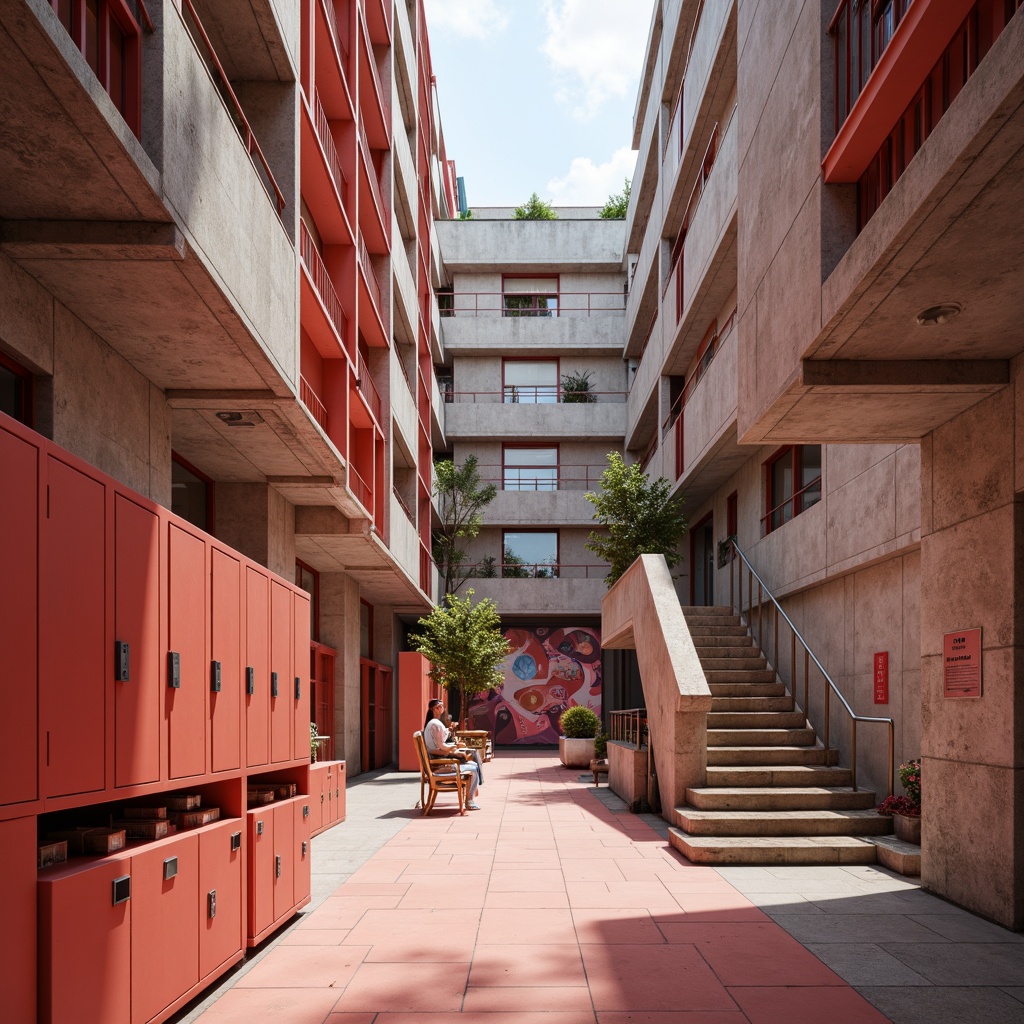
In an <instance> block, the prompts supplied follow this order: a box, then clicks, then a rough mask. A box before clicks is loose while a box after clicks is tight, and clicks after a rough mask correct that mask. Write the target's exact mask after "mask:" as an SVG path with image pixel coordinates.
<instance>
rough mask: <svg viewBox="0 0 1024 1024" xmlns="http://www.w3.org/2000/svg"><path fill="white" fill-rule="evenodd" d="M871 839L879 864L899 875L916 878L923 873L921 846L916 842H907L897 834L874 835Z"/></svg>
mask: <svg viewBox="0 0 1024 1024" xmlns="http://www.w3.org/2000/svg"><path fill="white" fill-rule="evenodd" d="M871 841H872V842H873V843H874V844H875V847H876V849H875V853H876V854H877V856H878V862H879V864H882V865H883V866H885V867H887V868H888V869H889V870H890V871H895V872H896V873H897V874H899V875H910V876H911V877H915V878H916V877H917V876H918V875H920V874H921V847H920V846H918V845H917V844H916V843H906V842H904V841H903V840H902V839H897V838H896V837H895V836H873V837H872V839H871Z"/></svg>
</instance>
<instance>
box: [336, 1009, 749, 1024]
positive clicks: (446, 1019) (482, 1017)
mask: <svg viewBox="0 0 1024 1024" xmlns="http://www.w3.org/2000/svg"><path fill="white" fill-rule="evenodd" d="M332 1021H333V1018H328V1021H327V1024H332ZM468 1021H469V1024H595V1017H594V1011H593V1010H591V1009H586V1010H559V1011H545V1012H543V1013H527V1012H524V1011H522V1010H516V1011H512V1012H501V1013H474V1014H473V1016H472V1017H471V1018H468ZM374 1024H467V1018H466V1017H465V1016H463V1015H462V1014H461V1013H415V1014H413V1013H380V1014H378V1015H377V1017H376V1019H375V1021H374ZM695 1024H697V1022H695ZM728 1024H731V1022H728Z"/></svg>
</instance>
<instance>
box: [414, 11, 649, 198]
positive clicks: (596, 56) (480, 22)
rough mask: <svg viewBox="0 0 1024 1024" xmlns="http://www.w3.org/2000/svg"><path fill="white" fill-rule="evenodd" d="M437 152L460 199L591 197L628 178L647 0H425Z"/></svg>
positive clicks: (607, 193)
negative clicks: (456, 180)
mask: <svg viewBox="0 0 1024 1024" xmlns="http://www.w3.org/2000/svg"><path fill="white" fill-rule="evenodd" d="M425 6H426V12H427V34H428V36H429V38H430V51H431V56H432V58H433V64H434V75H435V77H436V79H437V96H438V105H439V108H440V111H441V127H442V130H443V132H444V138H445V145H446V147H447V151H448V157H449V159H451V160H454V161H455V170H456V173H457V174H458V175H459V176H460V177H462V178H464V179H465V185H466V198H467V201H468V203H469V207H470V208H471V209H472V207H473V206H474V205H476V206H518V205H520V204H522V203H523V202H525V201H526V200H527V199H528V198H529V197H530V194H531V193H533V192H536V193H538V195H539V196H540V197H541V199H544V200H546V201H547V202H551V203H554V204H555V205H556V206H601V205H603V204H604V203H605V201H606V200H607V199H608V197H609V196H610V195H612V194H614V193H618V192H621V191H622V186H623V181H624V179H625V178H632V175H633V167H634V164H635V162H636V154H635V153H634V152H633V151H632V149H631V145H632V138H633V112H634V110H635V108H636V96H637V87H638V85H639V81H640V73H641V70H642V64H643V59H644V51H645V48H646V46H647V35H648V32H649V30H650V24H651V13H652V11H653V8H654V0H425Z"/></svg>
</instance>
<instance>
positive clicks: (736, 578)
mask: <svg viewBox="0 0 1024 1024" xmlns="http://www.w3.org/2000/svg"><path fill="white" fill-rule="evenodd" d="M729 550H730V551H731V553H732V558H731V559H730V561H729V604H730V606H731V608H732V610H733V611H735V612H736V613H737V614H739V615H740V616H741V617H742V616H743V615H744V604H743V569H744V567H746V570H747V604H746V613H745V614H746V620H747V627H748V628H749V629H750V631H751V633H753V634H754V637H755V639H756V640H757V644H758V647H760V648H761V650H762V651H763V650H764V633H763V625H764V608H765V598H767V599H768V601H769V602H770V604H769V606H768V607H769V609H770V610H769V614H770V615H771V617H772V624H773V631H774V636H773V644H772V663H773V667H774V669H775V671H776V672H777V671H778V668H779V620H780V619H781V620H782V621H784V622H785V624H786V625H787V626H788V627H789V630H790V638H789V642H790V659H789V663H790V671H791V672H792V679H791V692H792V693H793V696H794V697H795V696H796V684H797V645H798V644H799V645H800V647H801V648H802V649H803V663H804V702H803V712H804V715H805V716H807V718H808V721H809V720H810V714H809V713H810V705H809V703H808V696H809V691H810V674H811V673H810V667H811V666H810V663H811V662H812V661H813V662H814V664H815V666H816V667H817V669H818V671H819V672H820V673H821V675H822V679H823V680H824V684H825V685H824V691H825V694H824V703H825V728H824V732H823V735H822V742H823V744H824V747H825V756H826V759H827V757H828V753H829V751H830V750H831V743H830V736H829V727H830V722H831V717H832V716H831V711H832V707H831V696H832V694H835V696H836V698H837V699H838V700H839V703H840V704H841V705H842V707H843V709H844V710H845V711H846V714H847V716H848V717H849V719H850V749H851V754H850V779H851V781H852V783H853V790H854V791H855V792H856V790H857V724H858V723H859V722H869V723H873V724H878V725H885V726H887V727H888V733H889V759H888V791H887V793H886V795H887V796H892V790H893V775H894V764H895V762H894V760H893V752H894V746H895V742H894V738H895V728H894V726H893V720H892V719H891V718H873V717H870V716H867V715H858V714H857V713H856V712H855V711H854V710H853V708H852V707H850V704H849V702H848V701H847V699H846V698H845V697H844V696H843V694H842V691H841V690H840V689H839V687H838V686H836V683H835V680H834V679H833V678H832V677H831V676H830V675H829V674H828V672H827V671H826V669H825V666H824V665H822V663H821V662H820V661H819V660H818V657H817V655H815V653H814V651H812V650H811V648H810V646H809V645H808V643H807V641H806V640H805V639H804V638H803V636H801V634H800V630H798V629H797V628H796V626H795V625H794V624H793V620H792V619H791V618H790V617H789V616H788V615H787V614H786V612H785V609H784V608H783V607H782V605H781V604H779V602H778V600H776V598H775V595H774V594H773V593H772V592H771V591H770V590H769V589H768V587H767V586H765V583H764V580H762V579H761V577H760V576H759V575H758V574H757V570H756V569H755V568H754V567H753V566H752V565H751V564H750V559H748V558H747V556H746V555H745V554H744V553H743V551H742V550H741V549H740V547H739V545H738V544H737V543H736V541H735V539H733V538H730V539H729ZM734 565H735V567H736V569H735V571H733V566H734ZM755 580H756V581H757V608H756V612H757V630H756V632H755V630H754V612H755V608H754V581H755ZM734 583H735V586H734ZM737 591H738V592H737ZM772 609H773V610H774V611H772Z"/></svg>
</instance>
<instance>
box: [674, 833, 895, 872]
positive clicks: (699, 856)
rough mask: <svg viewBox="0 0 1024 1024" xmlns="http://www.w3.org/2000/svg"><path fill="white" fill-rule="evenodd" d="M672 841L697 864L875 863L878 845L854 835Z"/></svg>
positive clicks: (678, 836) (685, 837)
mask: <svg viewBox="0 0 1024 1024" xmlns="http://www.w3.org/2000/svg"><path fill="white" fill-rule="evenodd" d="M668 832H669V842H670V843H671V844H672V845H673V846H674V847H675V848H676V849H677V850H679V852H680V853H682V854H683V856H684V857H686V859H687V860H690V861H692V862H693V863H695V864H874V863H875V857H876V850H877V847H876V846H875V844H874V843H872V842H870V841H865V840H863V839H857V838H855V837H853V836H775V837H764V838H756V839H755V838H751V837H749V836H689V835H687V834H686V833H685V832H682V831H680V830H679V829H676V828H671V827H670V828H669V830H668Z"/></svg>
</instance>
